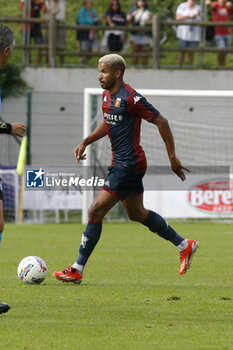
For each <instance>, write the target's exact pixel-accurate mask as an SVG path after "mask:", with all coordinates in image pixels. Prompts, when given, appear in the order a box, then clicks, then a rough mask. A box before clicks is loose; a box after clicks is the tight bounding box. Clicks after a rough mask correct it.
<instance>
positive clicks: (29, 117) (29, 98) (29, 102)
mask: <svg viewBox="0 0 233 350" xmlns="http://www.w3.org/2000/svg"><path fill="white" fill-rule="evenodd" d="M31 120H32V92H31V91H30V90H29V91H27V136H28V142H27V162H26V164H27V165H31V125H32V123H31Z"/></svg>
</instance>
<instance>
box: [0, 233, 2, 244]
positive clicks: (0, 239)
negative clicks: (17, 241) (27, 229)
mask: <svg viewBox="0 0 233 350" xmlns="http://www.w3.org/2000/svg"><path fill="white" fill-rule="evenodd" d="M1 241H2V232H0V247H1Z"/></svg>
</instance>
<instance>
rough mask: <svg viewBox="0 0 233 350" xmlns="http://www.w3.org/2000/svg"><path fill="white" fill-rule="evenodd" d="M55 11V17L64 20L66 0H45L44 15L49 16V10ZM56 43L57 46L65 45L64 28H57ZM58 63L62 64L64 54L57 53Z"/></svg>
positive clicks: (63, 21)
mask: <svg viewBox="0 0 233 350" xmlns="http://www.w3.org/2000/svg"><path fill="white" fill-rule="evenodd" d="M52 11H54V12H55V13H56V19H57V20H59V22H60V23H61V22H62V23H64V24H65V22H66V0H45V12H46V17H49V16H50V14H51V12H52ZM46 42H47V43H48V31H47V32H46ZM56 44H57V45H58V46H62V47H64V48H65V47H66V30H65V29H63V28H57V34H56ZM59 58H60V63H61V64H64V56H63V55H59Z"/></svg>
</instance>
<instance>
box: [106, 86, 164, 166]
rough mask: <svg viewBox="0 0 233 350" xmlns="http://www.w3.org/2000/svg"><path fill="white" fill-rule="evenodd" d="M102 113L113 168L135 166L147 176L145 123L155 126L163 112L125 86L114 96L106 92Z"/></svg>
mask: <svg viewBox="0 0 233 350" xmlns="http://www.w3.org/2000/svg"><path fill="white" fill-rule="evenodd" d="M102 109H103V117H104V121H105V123H106V126H107V133H108V136H109V139H110V141H111V146H112V165H114V164H122V165H125V166H132V167H134V168H135V171H136V172H144V171H145V170H146V156H145V153H144V150H143V148H142V147H141V145H140V130H141V121H142V119H145V120H147V121H148V122H153V120H154V119H155V118H156V117H157V116H159V114H160V113H159V111H158V110H157V109H155V108H154V107H153V106H152V105H151V104H150V103H149V102H148V101H147V100H146V98H145V97H143V96H142V95H140V94H139V93H138V92H137V91H136V90H134V89H133V88H132V87H131V86H130V85H127V84H125V83H122V85H121V88H120V89H119V90H118V91H117V92H116V93H115V94H114V95H111V94H110V92H109V90H105V91H104V92H103V101H102Z"/></svg>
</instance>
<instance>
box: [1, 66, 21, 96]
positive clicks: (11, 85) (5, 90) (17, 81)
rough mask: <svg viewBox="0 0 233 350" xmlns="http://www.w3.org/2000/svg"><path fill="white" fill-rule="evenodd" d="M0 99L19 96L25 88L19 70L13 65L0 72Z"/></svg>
mask: <svg viewBox="0 0 233 350" xmlns="http://www.w3.org/2000/svg"><path fill="white" fill-rule="evenodd" d="M0 87H1V98H2V100H3V99H4V98H7V97H10V96H20V95H22V94H23V93H24V92H25V89H26V88H27V83H26V81H25V80H24V79H23V78H22V77H21V69H20V68H19V67H17V66H16V65H14V64H9V65H8V66H7V67H6V68H5V69H4V70H1V71H0Z"/></svg>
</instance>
